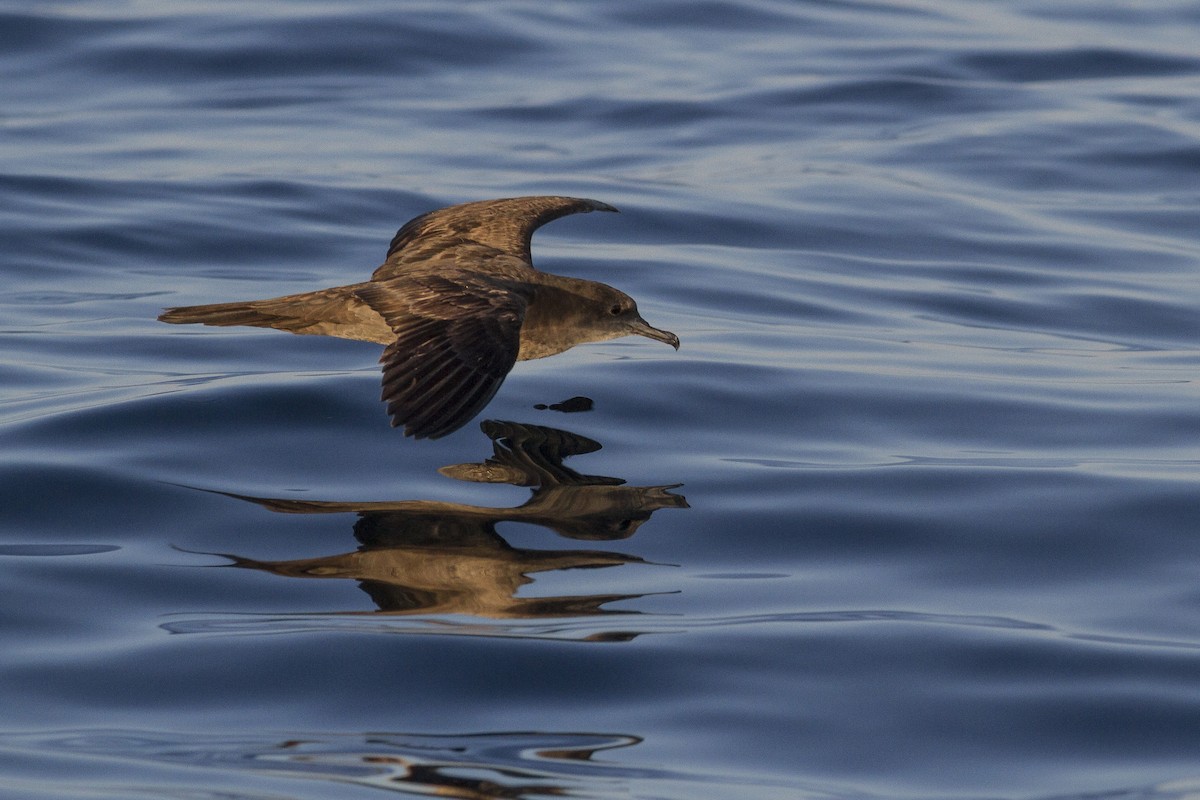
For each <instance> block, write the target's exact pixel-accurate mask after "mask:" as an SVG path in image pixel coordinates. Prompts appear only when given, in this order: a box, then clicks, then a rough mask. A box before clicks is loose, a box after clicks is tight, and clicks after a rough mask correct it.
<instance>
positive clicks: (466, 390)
mask: <svg viewBox="0 0 1200 800" xmlns="http://www.w3.org/2000/svg"><path fill="white" fill-rule="evenodd" d="M358 296H359V297H360V298H361V299H362V300H363V302H365V303H367V304H368V305H370V306H371V307H372V308H373V309H375V310H376V311H377V312H378V313H379V314H380V315H381V316H382V317H383V318H384V319H385V320H386V321H387V323H388V325H389V326H390V327H391V329H392V330H393V331H394V332H395V334H396V340H395V341H394V342H392V343H391V344H389V345H388V346H387V348H386V349H385V350H384V352H383V357H382V358H381V359H380V362H381V363H382V364H383V395H382V396H383V401H384V402H385V403H387V410H388V414H390V415H391V418H392V425H393V426H395V427H399V426H404V433H405V434H406V435H409V436H413V437H415V438H418V439H421V438H438V437H440V436H445V435H446V434H448V433H451V432H453V431H455V430H457V429H458V428H460V427H462V426H463V425H465V424H466V423H467V422H468V421H470V419H471V418H472V417H474V416H475V415H476V414H477V413H479V411H481V410H482V409H483V407H484V406H485V405H487V403H488V401H489V400H491V399H492V397H493V396H494V395H495V394H496V391H497V390H498V389H499V388H500V384H501V383H503V382H504V378H505V376H507V375H508V372H509V370H511V369H512V366H513V364H514V363H516V359H517V351H518V349H519V346H520V334H521V322H522V321H523V320H524V316H525V307H526V302H527V299H528V298H527V291H526V290H525V289H524V287H522V286H521V285H519V284H513V283H510V282H506V281H503V280H500V279H495V278H492V277H489V276H486V275H480V274H478V273H472V272H467V271H460V270H447V271H443V272H439V273H438V274H418V275H406V276H403V277H400V278H394V279H391V280H386V281H376V282H372V283H370V284H367V285H365V286H364V287H363V288H362V289H360V290H359V292H358Z"/></svg>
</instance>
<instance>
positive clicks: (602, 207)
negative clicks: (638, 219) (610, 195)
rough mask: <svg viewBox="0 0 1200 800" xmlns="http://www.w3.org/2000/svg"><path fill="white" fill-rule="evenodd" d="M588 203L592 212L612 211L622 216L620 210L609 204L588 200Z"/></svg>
mask: <svg viewBox="0 0 1200 800" xmlns="http://www.w3.org/2000/svg"><path fill="white" fill-rule="evenodd" d="M585 202H586V203H588V205H590V206H591V210H592V211H611V212H612V213H614V214H620V213H621V212H620V210H619V209H618V208H616V207H615V206H610V205H609V204H608V203H602V202H600V201H599V200H590V199H589V200H586V201H585Z"/></svg>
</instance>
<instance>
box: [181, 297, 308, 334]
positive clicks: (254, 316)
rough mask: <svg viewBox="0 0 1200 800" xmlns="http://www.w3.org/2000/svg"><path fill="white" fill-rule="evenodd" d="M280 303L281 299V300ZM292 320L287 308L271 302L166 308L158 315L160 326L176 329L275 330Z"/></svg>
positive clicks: (259, 301) (257, 301)
mask: <svg viewBox="0 0 1200 800" xmlns="http://www.w3.org/2000/svg"><path fill="white" fill-rule="evenodd" d="M280 299H283V298H280ZM290 316H293V315H292V314H288V313H287V309H286V306H284V305H283V304H281V303H277V302H273V301H270V300H266V301H264V300H255V301H252V302H248V303H211V304H209V305H204V306H179V307H177V308H168V309H166V310H165V311H163V313H162V314H159V316H158V320H159V322H170V323H173V324H175V325H185V324H187V323H192V322H199V323H202V324H204V325H252V326H254V327H259V328H275V327H278V326H279V323H280V322H281V321H283V320H286V319H287V318H288V317H290Z"/></svg>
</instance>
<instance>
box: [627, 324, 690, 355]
mask: <svg viewBox="0 0 1200 800" xmlns="http://www.w3.org/2000/svg"><path fill="white" fill-rule="evenodd" d="M629 332H630V333H632V334H636V335H638V336H645V337H646V338H647V339H654V340H655V341H657V342H666V343H667V344H669V345H671V347H674V348H675V349H676V350H678V349H679V337H678V336H676V335H675V334H673V333H671V332H670V331H662V330H659V329H658V328H652V327H650V325H649V323H647V322H646V320H644V319H642V318H641V317H638V318H637V319H636V320H634V321H633V322H632V323H630V325H629Z"/></svg>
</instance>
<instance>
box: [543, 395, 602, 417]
mask: <svg viewBox="0 0 1200 800" xmlns="http://www.w3.org/2000/svg"><path fill="white" fill-rule="evenodd" d="M594 406H595V402H593V400H592V398H590V397H581V396H576V397H570V398H567V399H566V400H563V401H562V402H561V403H551V404H550V405H546V404H545V403H537V404H536V405H534V408H536V409H537V410H538V411H546V410H550V411H562V412H563V413H564V414H573V413H575V412H577V411H591V410H592V408H593V407H594Z"/></svg>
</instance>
